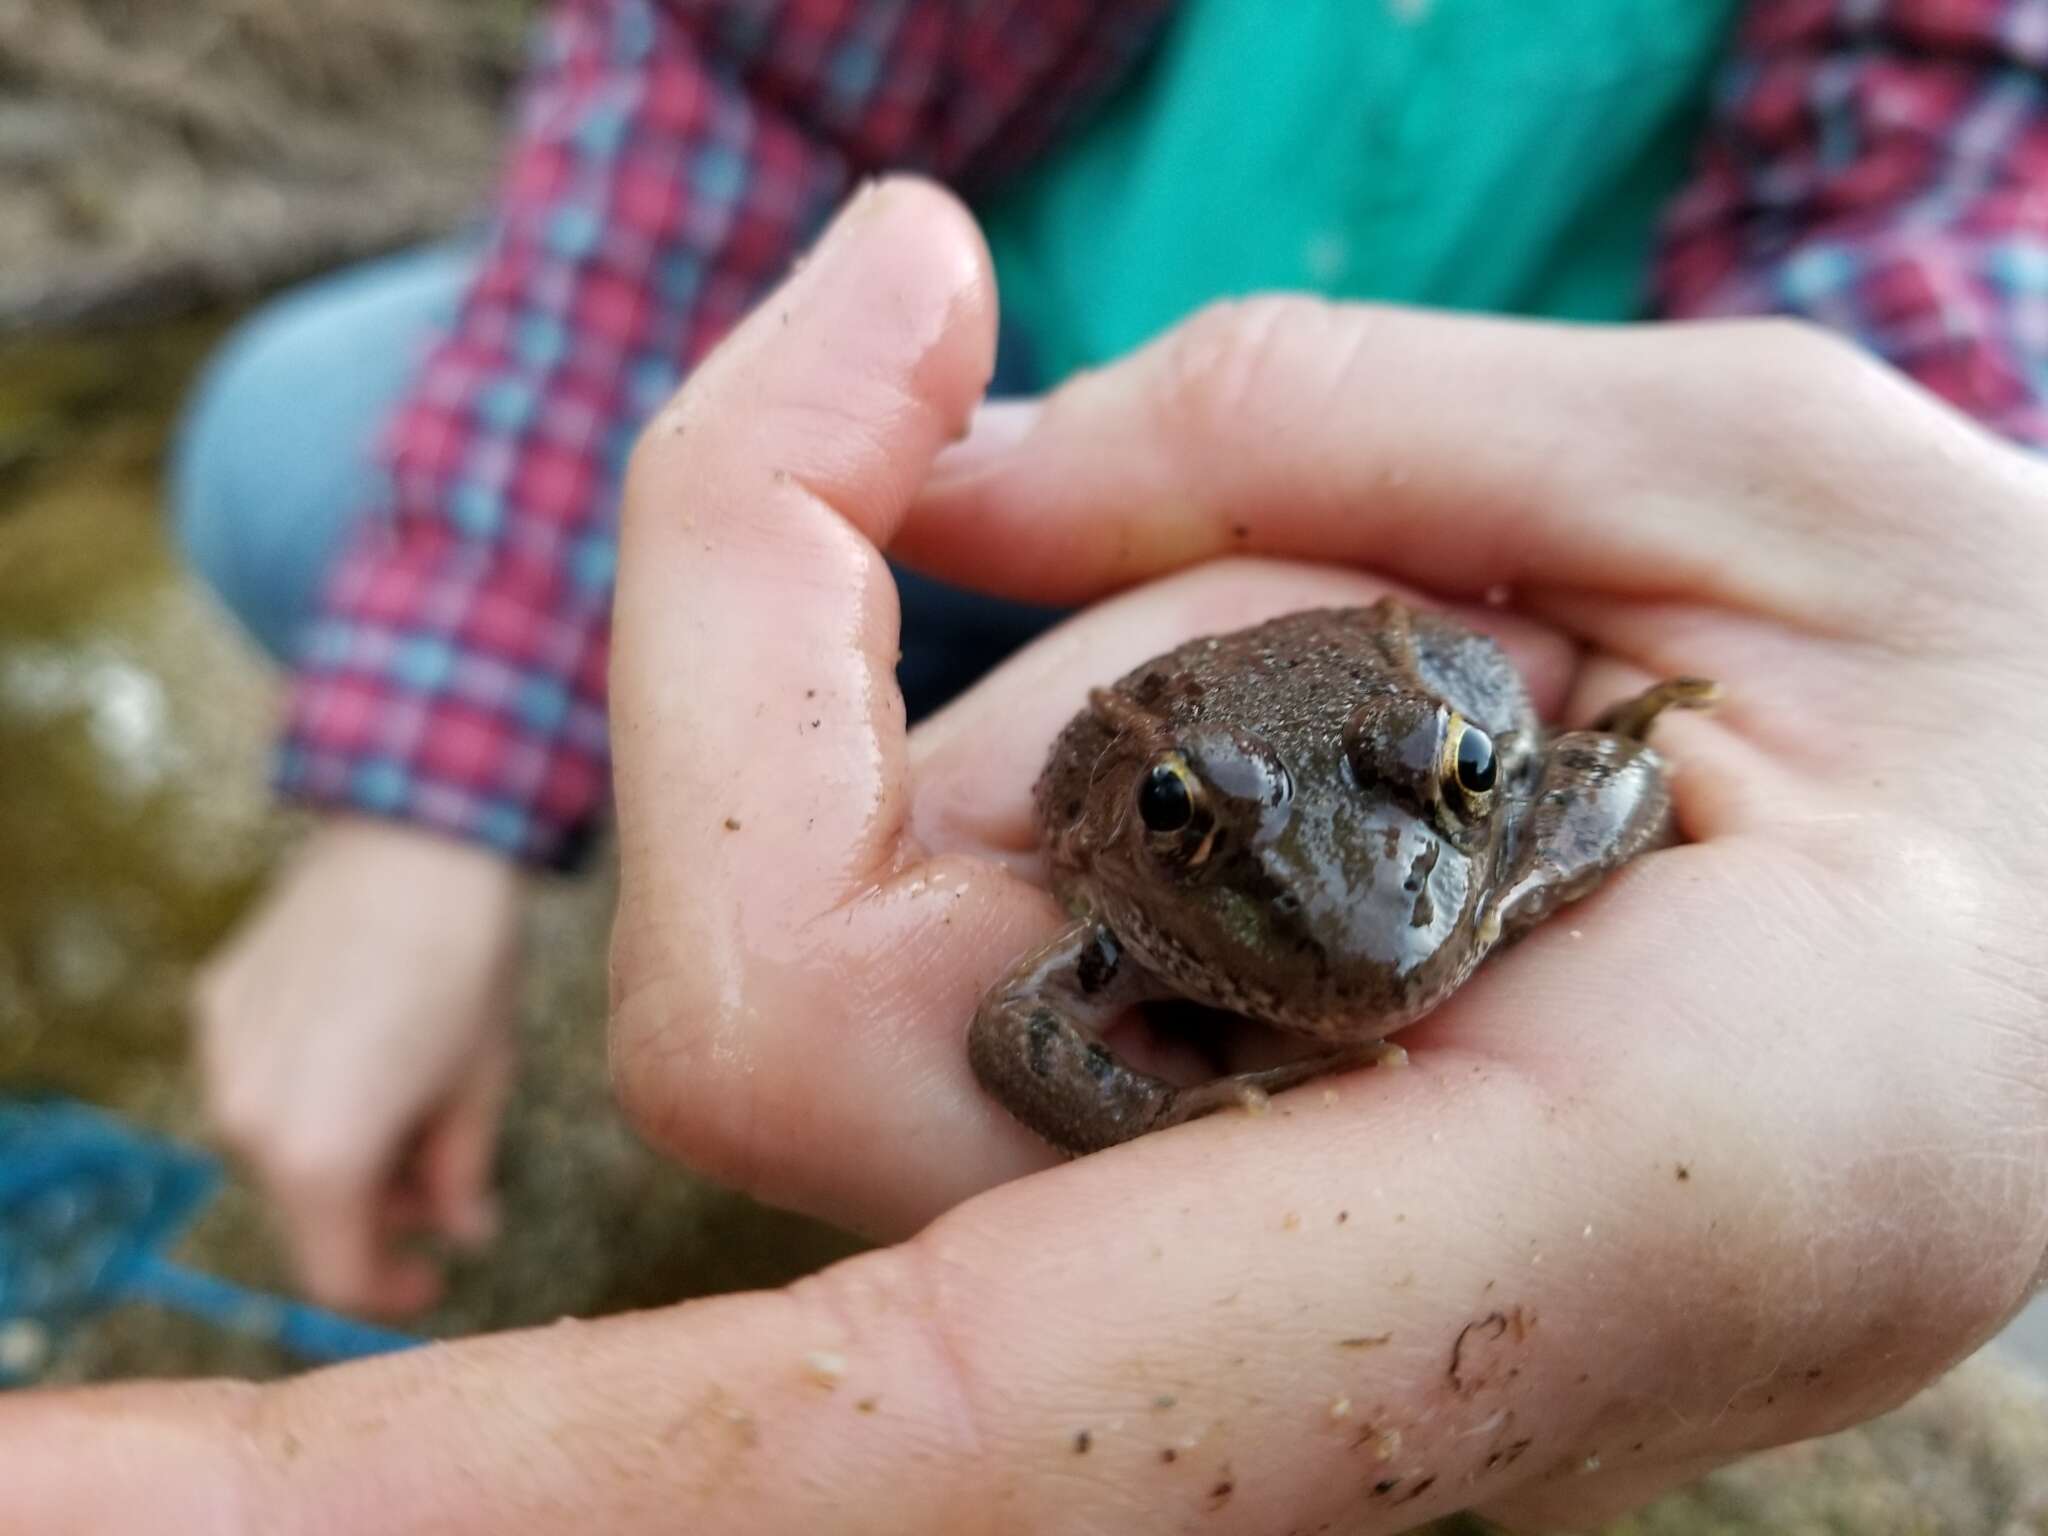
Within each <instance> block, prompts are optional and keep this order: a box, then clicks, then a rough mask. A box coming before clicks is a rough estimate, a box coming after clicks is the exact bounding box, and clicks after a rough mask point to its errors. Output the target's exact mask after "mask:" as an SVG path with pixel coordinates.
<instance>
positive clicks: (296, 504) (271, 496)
mask: <svg viewBox="0 0 2048 1536" xmlns="http://www.w3.org/2000/svg"><path fill="white" fill-rule="evenodd" d="M476 255H477V252H476V247H475V246H473V245H471V244H469V243H467V242H461V241H457V242H451V243H449V244H445V245H436V246H429V247H425V248H423V249H420V250H415V251H408V252H405V253H403V254H401V255H397V256H390V257H386V258H384V259H382V260H378V261H372V262H368V263H365V264H363V265H361V266H357V267H352V268H349V269H347V270H345V271H343V272H340V273H337V274H335V275H334V276H331V277H326V278H322V279H320V280H318V281H316V282H313V283H310V284H308V285H306V286H305V287H302V288H299V289H297V290H295V291H293V292H291V293H289V294H286V295H285V296H284V297H283V298H281V299H279V300H277V301H275V302H274V303H272V304H271V305H269V306H268V307H267V308H265V309H263V310H261V311H259V312H258V313H257V314H256V315H255V316H254V317H253V318H251V319H250V320H249V321H247V322H246V323H245V324H244V325H243V326H242V327H241V328H240V329H239V330H238V331H236V332H235V333H234V335H232V336H231V337H229V339H228V341H227V343H226V345H225V346H223V347H222V349H221V351H220V352H219V354H218V355H217V356H216V357H215V358H214V359H213V361H212V362H211V363H210V364H209V365H208V367H207V369H206V371H205V373H204V375H203V376H202V377H201V379H200V381H199V385H198V388H197V390H196V392H195V393H194V396H193V399H192V401H191V404H190V405H189V407H188V408H187V412H186V416H185V420H184V422H183V423H182V425H181V427H180V430H179V432H178V435H177V440H176V442H175V443H174V445H173V450H172V459H171V485H170V490H171V505H172V517H173V523H174V526H175V529H176V533H177V538H178V542H179V544H180V545H181V546H182V547H183V549H184V552H185V556H186V558H187V559H188V560H189V561H190V562H191V564H192V565H193V566H194V568H196V569H197V570H198V572H199V573H200V575H201V576H202V577H204V578H205V580H206V581H207V583H208V584H209V585H211V586H212V587H213V589H214V590H215V591H216V592H217V593H218V594H219V595H220V597H221V599H222V601H223V602H225V603H226V605H227V606H228V608H229V609H230V610H231V611H232V612H233V613H234V614H235V615H236V617H237V618H239V619H240V620H241V622H242V624H243V625H244V627H246V628H247V629H248V630H249V632H250V633H251V634H252V635H254V636H255V637H256V639H257V640H258V641H260V642H261V643H262V645H263V646H264V648H265V649H266V650H268V651H269V652H270V653H271V655H272V656H274V657H276V658H278V659H279V660H280V661H283V662H287V663H289V661H290V660H291V657H292V654H293V651H294V648H295V645H296V642H297V638H298V636H299V634H300V633H301V631H302V630H303V629H304V627H305V624H306V621H307V620H308V619H309V618H310V617H311V616H312V614H313V612H314V609H315V607H316V605H317V603H318V601H319V598H320V593H321V589H322V587H323V586H324V585H325V582H326V577H327V572H328V570H329V568H330V567H331V566H332V565H333V563H334V561H335V560H336V558H337V557H338V556H339V555H340V554H341V552H342V549H343V547H344V546H345V545H346V544H347V542H348V539H349V535H350V533H351V531H352V528H353V525H354V524H355V521H356V519H358V518H359V517H361V516H363V515H364V513H365V512H366V510H367V509H368V508H370V507H371V506H373V505H374V504H375V502H376V499H377V495H378V484H377V476H376V468H375V465H374V463H373V461H372V458H371V449H372V447H373V446H374V443H375V439H376V435H377V433H378V431H379V430H380V429H381V428H382V426H383V424H384V421H385V419H386V417H387V416H388V415H389V414H390V412H391V410H392V408H393V407H394V406H395V405H396V403H397V401H398V399H399V397H400V395H401V394H402V393H403V392H404V390H405V387H406V384H407V382H408V381H409V379H410V378H411V376H412V372H413V369H414V367H415V365H416V364H417V363H418V361H419V359H420V358H421V356H422V355H423V354H424V352H425V351H426V349H427V348H428V347H429V346H430V345H431V344H432V342H433V339H434V337H435V335H436V334H437V332H438V331H439V330H440V329H441V328H442V327H443V326H445V325H446V324H447V323H448V322H449V321H450V320H451V319H452V318H453V317H454V314H455V309H456V305H457V303H458V302H459V301H460V298H461V294H462V290H463V287H464V285H465V284H466V283H467V282H468V280H469V276H470V273H471V271H472V270H473V268H474V265H475V261H476ZM1017 347H1018V341H1017V338H1015V337H1014V336H1011V335H1009V334H1006V335H1005V336H1004V339H1003V346H1002V349H1001V350H1002V357H1001V358H1000V359H999V361H998V365H997V369H996V380H997V382H996V384H995V385H994V386H992V390H993V392H996V393H1018V392H1019V391H1020V389H1021V388H1023V387H1027V385H1028V379H1029V375H1028V371H1027V370H1026V369H1025V368H1024V367H1022V366H1020V362H1021V360H1020V358H1019V356H1018V352H1017ZM896 579H897V583H898V585H899V586H900V588H901V589H902V593H903V660H902V662H901V663H900V664H899V666H898V669H897V676H898V678H899V680H900V681H901V682H902V685H903V693H904V700H905V703H906V704H907V705H908V706H909V710H910V715H911V718H912V719H916V718H918V717H920V716H922V715H925V714H928V713H930V712H931V711H932V710H933V709H936V708H937V707H938V706H939V705H940V704H943V703H944V702H945V701H946V700H947V699H949V698H951V697H952V696H953V695H954V694H955V693H958V692H959V691H960V690H961V689H962V688H964V687H966V686H967V685H968V684H970V683H972V682H973V681H974V680H975V679H976V678H977V677H979V676H980V675H981V674H982V673H983V672H985V671H987V670H988V669H989V668H990V667H992V666H994V665H995V663H996V662H998V661H1000V660H1001V659H1002V658H1003V657H1004V656H1006V655H1008V654H1009V653H1010V652H1011V651H1013V650H1015V649H1016V648H1017V647H1018V646H1020V645H1022V644H1023V643H1024V642H1025V641H1027V640H1029V639H1030V638H1031V637H1032V636H1033V635H1036V634H1037V633H1039V632H1040V631H1041V630H1043V629H1045V628H1047V627H1048V626H1049V625H1050V624H1051V623H1052V622H1053V621H1054V620H1056V619H1057V618H1058V617H1059V614H1058V613H1057V611H1055V610H1052V609H1047V608H1038V607H1032V606H1028V605H1025V604H1019V603H1007V602H1001V601H998V600H996V599H994V598H988V597H983V596H980V595H979V594H975V593H970V592H965V591H962V590H960V589H958V588H955V587H951V586H948V585H946V584H944V583H942V582H937V581H933V580H931V579H930V578H928V577H924V576H919V575H916V574H914V573H912V572H908V571H904V570H902V569H900V568H898V569H897V571H896Z"/></svg>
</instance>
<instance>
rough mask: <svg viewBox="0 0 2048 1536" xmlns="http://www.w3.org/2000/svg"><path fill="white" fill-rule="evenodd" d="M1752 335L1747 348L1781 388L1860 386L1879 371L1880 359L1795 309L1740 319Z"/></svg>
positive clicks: (1820, 390)
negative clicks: (1797, 312) (1782, 313)
mask: <svg viewBox="0 0 2048 1536" xmlns="http://www.w3.org/2000/svg"><path fill="white" fill-rule="evenodd" d="M1741 324H1742V326H1743V327H1744V329H1746V330H1747V331H1749V332H1750V333H1751V336H1752V339H1751V341H1750V344H1749V346H1748V347H1747V348H1746V349H1745V351H1746V355H1747V356H1748V357H1749V359H1750V362H1751V364H1752V367H1753V368H1754V369H1755V370H1756V371H1757V372H1758V373H1760V374H1761V375H1763V377H1764V378H1765V379H1766V380H1770V381H1775V382H1776V384H1777V385H1778V386H1779V387H1781V388H1789V389H1792V390H1794V391H1798V392H1802V393H1808V394H1815V395H1821V396H1830V395H1834V394H1838V393H1841V392H1843V391H1846V390H1850V389H1855V388H1859V387H1861V386H1862V385H1864V384H1865V383H1866V382H1867V381H1868V380H1870V379H1872V378H1874V377H1877V376H1878V375H1879V374H1880V373H1881V365H1880V364H1879V363H1878V362H1877V360H1876V359H1875V358H1873V357H1872V356H1871V355H1870V354H1869V353H1868V352H1866V351H1865V350H1864V349H1863V348H1861V347H1860V346H1858V345H1856V344H1855V343H1854V342H1852V341H1850V340H1848V339H1847V338H1846V337H1844V336H1843V335H1842V334H1841V333H1840V332H1838V331H1832V330H1829V329H1828V328H1827V327H1826V326H1823V325H1820V324H1818V323H1816V322H1815V321H1812V320H1807V319H1805V318H1803V317H1800V316H1796V315H1772V316H1767V317H1764V318H1762V319H1757V320H1748V321H1743V322H1741Z"/></svg>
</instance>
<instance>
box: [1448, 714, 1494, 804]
mask: <svg viewBox="0 0 2048 1536" xmlns="http://www.w3.org/2000/svg"><path fill="white" fill-rule="evenodd" d="M1462 723H1463V722H1460V724H1462ZM1455 734H1456V736H1457V743H1458V744H1457V749H1456V758H1457V763H1456V768H1455V770H1454V771H1455V772H1456V774H1457V778H1458V787H1459V788H1461V789H1463V790H1464V791H1465V793H1466V794H1468V795H1483V794H1485V793H1486V792H1487V791H1488V790H1490V789H1492V788H1493V781H1494V778H1495V776H1496V771H1497V769H1496V764H1495V762H1494V754H1493V738H1492V737H1491V736H1489V735H1487V734H1486V732H1484V731H1482V730H1481V729H1479V727H1478V726H1476V725H1466V726H1465V727H1464V729H1463V730H1460V731H1457V732H1455Z"/></svg>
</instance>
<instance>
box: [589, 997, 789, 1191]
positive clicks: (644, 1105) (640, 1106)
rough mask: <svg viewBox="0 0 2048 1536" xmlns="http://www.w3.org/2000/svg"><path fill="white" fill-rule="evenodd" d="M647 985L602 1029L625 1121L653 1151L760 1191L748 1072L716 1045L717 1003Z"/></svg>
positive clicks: (721, 1023)
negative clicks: (703, 1003) (697, 1001)
mask: <svg viewBox="0 0 2048 1536" xmlns="http://www.w3.org/2000/svg"><path fill="white" fill-rule="evenodd" d="M694 1001H695V1000H693V999H692V998H691V997H690V996H689V995H688V994H687V992H685V993H682V994H681V995H678V992H677V990H676V989H673V988H670V987H668V986H666V985H664V984H662V983H660V982H652V983H648V984H644V985H642V986H639V987H637V988H635V989H634V990H632V991H629V992H626V993H625V994H623V995H622V996H621V997H620V998H619V999H618V1001H617V1002H616V1003H615V1005H614V1006H613V1009H612V1013H611V1020H610V1023H609V1026H608V1027H607V1030H606V1044H607V1056H608V1062H609V1067H610V1072H611V1079H612V1091H613V1095H614V1097H615V1099H616V1100H617V1102H618V1104H619V1108H620V1110H621V1112H622V1113H623V1114H624V1115H625V1117H626V1122H627V1123H628V1124H629V1125H631V1126H632V1127H633V1129H634V1130H635V1131H636V1132H638V1134H639V1135H640V1137H641V1138H642V1139H643V1140H645V1141H646V1142H647V1143H648V1144H649V1145H651V1146H653V1147H655V1148H656V1149H658V1150H659V1151H662V1152H664V1153H666V1154H668V1155H669V1156H671V1157H674V1158H676V1159H677V1160H678V1161H680V1162H682V1163H683V1164H684V1165H686V1166H687V1167H689V1168H692V1169H694V1170H696V1171H697V1172H699V1173H701V1174H703V1175H704V1176H706V1177H707V1178H710V1179H712V1180H714V1181H715V1182H717V1183H720V1184H724V1185H727V1186H729V1187H731V1188H736V1189H742V1190H748V1191H758V1190H759V1188H760V1185H761V1181H762V1179H763V1177H764V1172H765V1170H764V1169H763V1166H762V1161H761V1148H760V1147H759V1145H758V1141H759V1135H758V1127H757V1124H756V1118H755V1114H754V1084H753V1081H752V1078H751V1074H749V1073H748V1072H747V1071H745V1070H744V1069H743V1067H742V1066H741V1064H740V1063H739V1062H738V1061H735V1060H734V1057H733V1053H731V1052H728V1051H721V1050H719V1049H717V1048H716V1047H715V1042H716V1041H718V1040H720V1039H724V1038H730V1036H731V1033H732V1032H733V1031H736V1030H737V1029H738V1028H739V1025H738V1023H737V1021H734V1022H733V1023H732V1025H731V1027H730V1029H728V1027H727V1026H726V1022H725V1020H724V1019H723V1017H722V1013H723V1011H722V1010H720V1009H719V1008H718V1007H717V1006H716V1004H710V1005H709V1006H705V1007H699V1006H694V1005H693V1003H694Z"/></svg>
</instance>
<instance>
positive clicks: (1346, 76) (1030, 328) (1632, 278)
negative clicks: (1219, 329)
mask: <svg viewBox="0 0 2048 1536" xmlns="http://www.w3.org/2000/svg"><path fill="white" fill-rule="evenodd" d="M1735 4H1736V0H1186V3H1185V4H1184V5H1183V6H1182V8H1181V10H1180V12H1179V14H1178V16H1177V18H1176V20H1175V21H1174V22H1173V24H1172V25H1171V26H1170V27H1169V29H1168V32H1167V35H1166V39H1165V41H1164V43H1163V44H1162V46H1161V49H1160V52H1159V54H1158V55H1157V56H1156V57H1155V58H1154V59H1153V60H1152V61H1151V62H1150V63H1149V64H1148V65H1147V66H1146V68H1145V69H1144V71H1143V72H1142V73H1141V74H1140V75H1139V76H1138V77H1137V78H1136V79H1134V80H1133V81H1132V82H1131V83H1129V84H1128V85H1127V86H1126V87H1125V88H1124V89H1123V90H1122V91H1121V92H1120V93H1119V94H1118V95H1117V97H1116V98H1115V99H1114V100H1113V101H1112V102H1111V103H1109V105H1108V106H1107V108H1106V109H1105V110H1104V111H1103V112H1102V113H1101V114H1100V115H1099V116H1098V117H1096V118H1095V119H1094V120H1093V121H1092V122H1091V123H1090V124H1089V125H1087V126H1086V127H1085V128H1084V129H1082V130H1081V131H1080V133H1078V134H1077V135H1076V136H1075V137H1074V138H1073V139H1072V140H1070V141H1069V142H1068V143H1067V144H1066V145H1064V146H1063V147H1061V148H1060V149H1059V150H1058V151H1057V152H1056V153H1055V154H1054V155H1053V156H1052V157H1051V158H1050V159H1049V160H1048V161H1047V163H1046V164H1045V165H1043V166H1042V167H1040V168H1039V169H1038V170H1036V171H1035V172H1033V173H1032V174H1031V175H1030V176H1029V177H1028V178H1027V179H1025V180H1023V181H1022V182H1020V183H1019V184H1017V185H1015V186H1012V187H1010V188H1008V189H1006V190H1005V191H1003V192H1001V193H1000V194H999V195H997V196H996V197H995V198H994V199H993V200H992V201H991V202H989V203H988V204H987V205H986V206H985V207H984V208H983V210H982V213H983V217H984V221H985V223H986V225H987V228H988V231H989V241H990V245H991V246H992V248H993V250H994V252H995V257H996V270H997V273H998V277H999V280H1000V283H1001V286H1002V293H1003V305H1004V311H1005V315H1006V319H1008V320H1009V321H1011V322H1013V323H1015V325H1016V326H1017V328H1018V329H1019V330H1020V331H1021V333H1022V334H1023V336H1024V337H1025V338H1027V341H1028V346H1029V350H1030V354H1031V358H1032V362H1033V364H1034V366H1035V368H1036V371H1037V372H1039V373H1040V374H1041V375H1042V376H1044V377H1046V378H1049V379H1051V378H1058V377H1060V376H1063V375H1064V374H1066V373H1068V372H1070V371H1071V370H1073V369H1075V368H1077V367H1083V366H1088V365H1092V364H1095V363H1099V362H1101V361H1103V360H1105V359H1107V358H1110V357H1114V356H1117V355H1119V354H1121V353H1124V352H1127V351H1129V350H1130V349H1131V348H1132V347H1134V346H1137V345H1138V344H1139V343H1141V342H1143V341H1145V340H1147V339H1148V338H1150V337H1152V336H1154V335H1156V334H1157V333H1158V332H1159V331H1161V330H1163V329H1165V328H1166V327H1167V326H1170V325H1171V324H1173V323H1174V322H1175V321H1177V320H1179V319H1180V318H1182V317H1184V316H1185V315H1187V314H1188V313H1189V312H1190V311H1191V310H1193V309H1195V308H1197V307H1199V306H1200V305H1201V304H1203V303H1205V302H1207V301H1209V300H1211V299H1215V298H1221V297H1226V296H1231V295H1241V294H1247V293H1254V292H1262V291H1271V290H1278V289H1300V290H1309V291H1313V292H1318V293H1323V294H1328V295H1332V296H1335V297H1341V298H1355V299H1379V300H1387V301H1394V302H1401V303H1409V304H1420V305H1431V306H1439V307H1447V308H1453V309H1473V310H1490V311H1496V312H1503V313H1513V314H1526V315H1547V316H1555V317H1560V318H1574V319H1585V320H1615V319H1625V318H1629V317H1631V316H1634V315H1637V314H1639V313H1640V312H1641V310H1642V306H1643V302H1644V295H1645V290H1646V282H1645V274H1646V269H1647V266H1648V261H1649V254H1650V247H1651V241H1652V238H1653V234H1654V227H1655V223H1656V219H1657V216H1658V214H1659V212H1660V211H1661V209H1662V207H1663V205H1664V204H1665V202H1666V201H1667V200H1668V199H1669V197H1670V196H1671V195H1672V193H1673V192H1674V191H1675V190H1676V188H1677V186H1678V184H1679V183H1680V181H1681V180H1682V179H1683V178H1684V176H1685V175H1686V173H1687V170H1688V168H1689V166H1690V164H1691V156H1692V149H1693V142H1694V136H1695V133H1696V132H1697V130H1698V128H1699V126H1700V124H1701V121H1702V118H1703V113H1704V109H1705V103H1706V92H1707V87H1708V83H1709V81H1710V79H1711V77H1712V73H1713V68H1714V65H1715V64H1716V62H1717V61H1718V59H1719V57H1720V54H1721V52H1722V50H1723V47H1724V45H1725V43H1726V40H1727V34H1728V31H1729V29H1730V27H1731V25H1732V21H1733V16H1734V12H1735Z"/></svg>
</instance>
